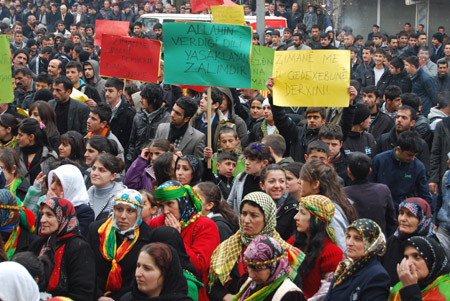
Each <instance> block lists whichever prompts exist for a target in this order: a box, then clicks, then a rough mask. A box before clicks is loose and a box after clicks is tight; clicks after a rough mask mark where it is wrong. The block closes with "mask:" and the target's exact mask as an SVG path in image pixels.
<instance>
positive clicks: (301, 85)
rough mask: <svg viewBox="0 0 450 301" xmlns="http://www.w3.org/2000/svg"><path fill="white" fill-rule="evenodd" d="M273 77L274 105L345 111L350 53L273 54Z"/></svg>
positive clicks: (298, 51) (299, 52)
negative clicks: (342, 108)
mask: <svg viewBox="0 0 450 301" xmlns="http://www.w3.org/2000/svg"><path fill="white" fill-rule="evenodd" d="M273 77H274V81H275V84H274V87H273V101H274V104H275V105H278V106H292V107H348V105H349V99H350V96H349V94H348V92H347V90H348V87H349V85H350V51H349V50H295V51H275V59H274V62H273Z"/></svg>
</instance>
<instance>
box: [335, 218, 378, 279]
mask: <svg viewBox="0 0 450 301" xmlns="http://www.w3.org/2000/svg"><path fill="white" fill-rule="evenodd" d="M351 229H354V230H356V231H358V232H359V234H360V235H361V237H362V239H363V243H364V254H363V255H362V256H361V257H360V258H358V259H356V260H352V259H351V258H349V257H348V256H347V252H345V253H344V258H343V259H342V260H341V262H339V264H338V266H337V269H336V272H335V273H334V277H335V279H336V281H335V282H334V285H333V288H335V287H336V286H338V285H339V284H341V283H342V282H344V281H345V280H346V279H347V278H350V277H351V276H352V275H353V274H355V273H356V272H358V271H359V270H360V269H362V268H364V266H365V265H366V264H367V262H368V261H369V260H370V259H372V257H374V256H377V255H378V256H381V255H383V254H384V252H385V251H386V239H385V237H384V234H383V232H382V231H381V228H380V226H378V224H377V223H376V222H374V221H373V220H370V219H368V218H361V219H358V220H356V221H354V222H353V223H352V224H351V225H350V226H348V227H347V230H346V231H345V233H346V234H347V233H348V232H349V231H350V230H351Z"/></svg>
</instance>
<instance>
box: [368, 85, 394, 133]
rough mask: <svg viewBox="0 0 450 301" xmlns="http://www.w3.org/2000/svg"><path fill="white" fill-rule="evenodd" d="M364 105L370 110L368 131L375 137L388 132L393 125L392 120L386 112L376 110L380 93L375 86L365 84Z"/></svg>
mask: <svg viewBox="0 0 450 301" xmlns="http://www.w3.org/2000/svg"><path fill="white" fill-rule="evenodd" d="M363 101H364V105H365V106H366V107H367V108H368V109H369V110H370V125H369V130H368V132H369V133H371V134H372V135H373V136H374V137H375V139H378V138H380V136H381V135H382V134H384V133H387V132H389V131H390V130H391V129H392V128H393V127H394V121H393V120H392V119H391V118H390V117H389V116H388V115H386V114H384V113H383V112H381V111H380V110H378V103H379V101H380V94H379V93H378V90H377V88H376V87H375V86H372V85H371V86H367V87H365V88H364V89H363Z"/></svg>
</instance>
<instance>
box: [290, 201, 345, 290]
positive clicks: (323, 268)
mask: <svg viewBox="0 0 450 301" xmlns="http://www.w3.org/2000/svg"><path fill="white" fill-rule="evenodd" d="M299 203H300V208H299V210H298V213H297V214H296V215H295V217H294V220H295V223H296V226H297V231H296V233H295V235H294V237H292V238H291V239H289V240H288V242H289V243H291V244H293V245H294V247H297V248H299V249H300V250H302V251H303V252H304V253H305V255H306V257H305V260H304V261H303V263H302V265H301V266H300V273H301V275H302V280H303V293H304V294H305V297H306V298H308V299H309V298H311V297H317V298H320V297H323V296H324V295H326V293H327V292H328V288H329V286H330V282H331V279H333V273H334V271H335V270H336V267H337V265H338V264H339V261H341V259H342V254H343V252H342V250H341V249H340V248H339V247H338V246H337V245H336V237H335V234H334V229H333V228H332V227H331V220H332V219H333V216H334V205H333V203H332V202H331V200H330V199H329V198H327V197H325V196H322V195H309V196H306V197H304V198H301V199H300V200H299Z"/></svg>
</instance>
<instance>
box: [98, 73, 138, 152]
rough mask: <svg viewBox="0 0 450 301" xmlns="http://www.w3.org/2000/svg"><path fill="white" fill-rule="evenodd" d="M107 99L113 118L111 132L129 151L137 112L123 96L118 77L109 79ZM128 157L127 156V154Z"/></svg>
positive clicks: (121, 85)
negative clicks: (132, 127) (132, 126)
mask: <svg viewBox="0 0 450 301" xmlns="http://www.w3.org/2000/svg"><path fill="white" fill-rule="evenodd" d="M105 90H106V92H105V98H106V101H107V102H108V103H109V105H110V106H111V109H112V117H111V120H110V122H109V124H110V127H111V131H112V132H113V134H114V135H116V137H117V138H118V139H119V141H120V143H121V144H122V146H123V148H124V149H125V150H128V141H129V139H130V134H131V126H130V125H132V124H133V118H134V115H135V114H136V112H135V111H134V109H133V108H132V107H131V105H130V103H129V102H128V100H127V99H126V98H125V96H123V81H122V80H120V79H118V78H117V77H112V78H109V79H108V80H107V81H106V83H105ZM125 157H126V154H125Z"/></svg>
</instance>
